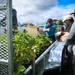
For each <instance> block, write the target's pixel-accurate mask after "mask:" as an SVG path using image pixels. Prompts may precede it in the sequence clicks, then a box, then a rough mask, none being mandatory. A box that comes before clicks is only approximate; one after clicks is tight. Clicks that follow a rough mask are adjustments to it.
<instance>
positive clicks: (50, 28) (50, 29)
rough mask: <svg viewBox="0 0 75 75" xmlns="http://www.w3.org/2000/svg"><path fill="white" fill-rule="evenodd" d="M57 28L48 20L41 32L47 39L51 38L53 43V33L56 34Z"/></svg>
mask: <svg viewBox="0 0 75 75" xmlns="http://www.w3.org/2000/svg"><path fill="white" fill-rule="evenodd" d="M56 28H57V26H56V25H55V24H53V20H52V19H51V18H49V19H48V20H47V23H46V24H45V25H44V28H43V32H45V35H46V36H47V37H49V38H51V40H52V43H53V42H54V41H55V33H56Z"/></svg>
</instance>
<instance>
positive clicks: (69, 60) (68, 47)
mask: <svg viewBox="0 0 75 75" xmlns="http://www.w3.org/2000/svg"><path fill="white" fill-rule="evenodd" d="M63 21H64V22H65V23H66V24H67V26H68V25H69V27H67V28H66V31H67V32H65V34H64V35H63V36H61V38H60V39H61V41H62V42H65V45H64V49H63V52H62V61H61V75H68V74H70V75H73V72H74V68H73V49H72V47H73V42H74V40H75V38H74V36H75V31H74V29H75V26H74V24H73V22H74V19H73V18H72V17H70V16H66V17H64V18H63ZM71 26H72V27H71ZM73 27H74V28H73ZM72 40H73V41H72Z"/></svg>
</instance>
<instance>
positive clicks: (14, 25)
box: [12, 8, 18, 30]
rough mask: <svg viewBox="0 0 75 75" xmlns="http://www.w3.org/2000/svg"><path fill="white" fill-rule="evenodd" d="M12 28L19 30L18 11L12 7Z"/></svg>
mask: <svg viewBox="0 0 75 75" xmlns="http://www.w3.org/2000/svg"><path fill="white" fill-rule="evenodd" d="M12 28H13V30H17V28H18V21H17V11H16V9H14V8H12Z"/></svg>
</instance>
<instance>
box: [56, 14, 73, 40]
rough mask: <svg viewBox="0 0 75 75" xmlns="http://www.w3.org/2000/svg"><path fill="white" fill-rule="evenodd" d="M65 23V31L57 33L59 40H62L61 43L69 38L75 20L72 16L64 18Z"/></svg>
mask: <svg viewBox="0 0 75 75" xmlns="http://www.w3.org/2000/svg"><path fill="white" fill-rule="evenodd" d="M63 22H64V23H65V24H66V25H65V30H64V31H62V30H61V31H60V32H57V33H56V34H55V36H56V37H57V39H58V40H60V41H63V40H64V38H65V37H67V36H68V34H69V31H70V29H71V26H72V24H73V22H74V19H73V18H72V17H71V16H70V15H66V16H64V17H63ZM59 35H60V36H59Z"/></svg>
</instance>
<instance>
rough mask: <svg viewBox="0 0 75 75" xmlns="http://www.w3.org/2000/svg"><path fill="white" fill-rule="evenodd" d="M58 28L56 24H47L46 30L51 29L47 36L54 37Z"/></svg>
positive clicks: (46, 33)
mask: <svg viewBox="0 0 75 75" xmlns="http://www.w3.org/2000/svg"><path fill="white" fill-rule="evenodd" d="M57 27H58V26H57V25H55V24H52V25H48V24H46V25H45V26H44V28H46V29H47V28H50V31H49V32H48V31H46V32H45V35H46V36H48V37H52V36H54V35H55V32H56V28H57Z"/></svg>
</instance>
